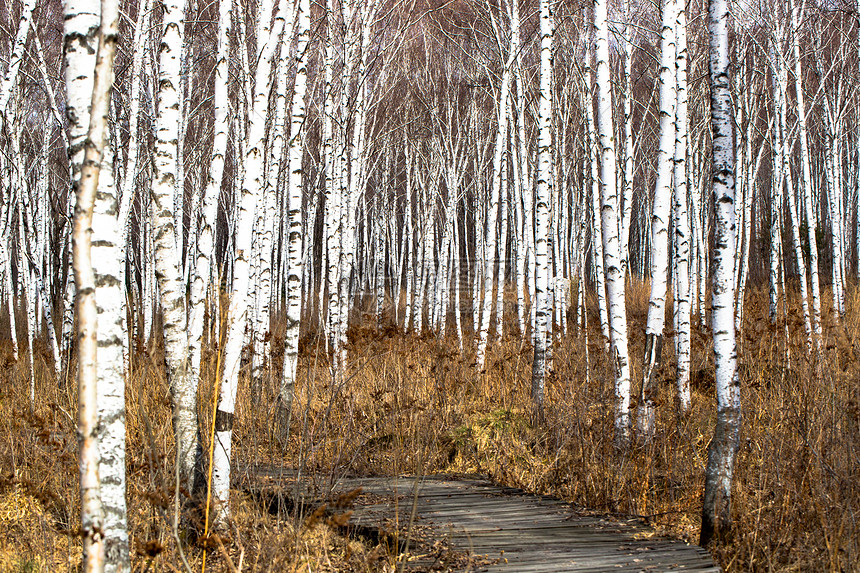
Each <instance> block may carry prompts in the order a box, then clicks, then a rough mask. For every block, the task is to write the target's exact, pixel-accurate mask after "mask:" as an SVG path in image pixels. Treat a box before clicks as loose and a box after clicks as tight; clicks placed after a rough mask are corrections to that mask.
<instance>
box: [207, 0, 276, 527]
mask: <svg viewBox="0 0 860 573" xmlns="http://www.w3.org/2000/svg"><path fill="white" fill-rule="evenodd" d="M272 10H273V6H272V0H264V1H263V2H262V3H261V5H260V12H259V27H258V34H257V42H258V45H257V55H258V57H257V58H256V59H257V69H256V73H255V83H254V100H253V106H252V110H251V114H250V125H249V128H248V138H247V141H248V147H247V151H246V155H245V158H244V159H245V174H244V177H243V178H242V188H241V194H240V197H239V204H238V208H239V214H238V218H237V221H236V238H235V242H234V245H235V246H234V249H235V254H234V262H233V282H232V289H231V297H230V308H229V314H228V326H227V340H226V342H225V344H224V358H223V370H222V377H221V386H220V392H219V398H218V407H217V409H216V411H215V444H214V454H213V461H212V499H213V501H214V503H215V512H216V513H215V518H214V523H215V524H216V525H217V526H218V527H224V526H226V523H227V518H228V516H229V514H230V509H229V503H230V453H231V451H232V436H233V416H234V412H235V409H236V397H237V392H238V389H239V366H240V362H241V358H242V345H243V340H244V333H245V327H246V325H247V323H248V312H249V305H248V290H249V287H250V271H251V269H250V265H251V261H250V256H251V247H252V238H253V226H254V216H255V209H256V206H257V203H258V201H259V199H260V197H261V195H262V192H263V189H264V186H265V181H264V177H265V172H264V169H263V152H264V148H263V146H264V142H265V135H266V121H267V120H268V114H267V113H266V109H267V108H268V102H269V92H270V88H271V79H270V76H271V74H270V72H271V68H272V57H273V55H274V48H275V45H276V44H277V39H278V37H279V33H278V31H277V30H276V29H273V28H272V26H271V20H272Z"/></svg>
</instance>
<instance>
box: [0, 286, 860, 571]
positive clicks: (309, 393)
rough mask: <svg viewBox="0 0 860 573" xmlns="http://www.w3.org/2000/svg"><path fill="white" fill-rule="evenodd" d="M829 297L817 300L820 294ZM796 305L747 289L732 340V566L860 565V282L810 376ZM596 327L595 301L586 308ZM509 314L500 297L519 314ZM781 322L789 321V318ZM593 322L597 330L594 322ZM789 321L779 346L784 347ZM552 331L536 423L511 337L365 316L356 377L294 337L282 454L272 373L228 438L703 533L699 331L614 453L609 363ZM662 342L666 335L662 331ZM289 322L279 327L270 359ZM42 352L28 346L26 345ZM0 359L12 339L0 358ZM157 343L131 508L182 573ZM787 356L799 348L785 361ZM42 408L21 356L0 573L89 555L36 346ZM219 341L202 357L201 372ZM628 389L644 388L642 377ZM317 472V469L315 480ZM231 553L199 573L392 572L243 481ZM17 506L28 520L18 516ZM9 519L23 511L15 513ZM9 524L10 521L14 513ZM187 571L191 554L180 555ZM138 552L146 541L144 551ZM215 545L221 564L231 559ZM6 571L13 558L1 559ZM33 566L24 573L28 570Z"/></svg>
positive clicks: (5, 462) (707, 403) (206, 391)
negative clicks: (452, 476) (651, 433)
mask: <svg viewBox="0 0 860 573" xmlns="http://www.w3.org/2000/svg"><path fill="white" fill-rule="evenodd" d="M647 296H648V289H647V285H642V284H637V285H630V290H629V298H628V300H629V317H630V319H631V336H630V341H631V352H632V362H633V364H634V380H638V378H637V377H636V373H635V372H636V370H635V367H636V366H637V365H638V363H639V361H641V352H642V350H643V343H644V332H643V331H644V317H645V312H646V308H647ZM828 297H829V294H828V293H826V292H825V293H824V296H823V298H824V300H825V301H827V300H829V298H828ZM796 299H797V297H796V296H794V297H792V298H791V302H790V304H789V307H788V308H787V309H786V310H787V312H786V313H785V316H787V318H786V319H783V318H781V319H780V322H779V323H778V325H777V327H776V328H772V327H771V326H770V325H769V323H768V321H767V316H766V313H767V293H766V291H760V290H756V291H752V292H749V294H748V296H747V302H746V305H747V306H746V308H747V310H746V323H745V325H744V331H743V337H742V339H741V341H740V346H739V367H740V375H741V380H742V384H743V408H744V420H743V424H744V426H743V431H742V437H741V449H740V452H739V456H738V460H737V469H736V476H735V489H734V518H735V525H736V527H735V531H734V537H733V539H732V540H731V541H730V542H728V543H727V544H725V545H722V546H718V547H714V548H713V550H714V554H715V557H716V558H717V560H718V562H719V563H720V564H721V565H722V566H723V567H724V568H725V569H727V570H729V571H740V570H756V571H758V570H782V571H797V570H804V571H805V570H814V571H819V570H830V571H849V570H858V569H860V527H858V524H857V519H858V515H860V491H858V490H860V479H858V478H860V385H858V375H860V361H858V356H857V353H858V349H857V348H856V347H857V341H858V336H860V290H858V289H857V288H852V289H851V290H850V297H849V300H848V305H847V308H848V313H847V314H846V317H845V319H844V322H843V324H841V325H835V324H834V322H833V317H832V316H831V315H830V314H829V311H827V313H826V319H827V325H828V326H827V328H826V332H827V336H826V340H825V351H824V356H823V357H822V360H821V364H820V366H821V368H820V371H821V372H822V374H823V377H822V378H819V377H818V376H817V375H816V374H815V372H816V367H815V364H814V363H813V362H812V361H810V359H809V358H808V356H807V353H806V349H805V336H804V333H803V324H802V315H801V313H800V308H799V306H800V305H799V301H798V300H796ZM589 305H590V315H589V319H590V320H592V321H593V319H594V317H596V302H595V301H594V300H590V301H589ZM513 308H514V307H513V306H511V307H510V308H509V309H507V310H508V311H509V312H508V314H509V315H510V319H511V321H512V324H511V325H510V328H509V329H508V331H509V332H513V331H514V330H515V325H513V322H514V321H515V319H514V312H513ZM781 316H783V315H782V314H781ZM592 324H593V322H592ZM786 329H787V332H788V336H789V341H788V343H786V340H785V336H786ZM581 334H582V333H581V332H580V331H577V330H576V329H574V328H572V327H571V328H569V329H568V334H567V336H566V337H563V338H559V339H557V340H556V344H555V350H554V358H553V360H554V362H553V373H552V375H551V377H550V380H549V381H548V385H547V399H546V410H545V413H544V414H545V415H544V419H543V422H542V423H540V424H536V423H534V422H533V419H532V415H531V412H532V409H531V404H530V400H529V384H530V375H531V350H530V347H528V346H527V345H523V344H522V343H521V341H520V339H519V336H518V335H516V334H515V333H514V334H512V335H509V336H506V337H505V338H504V339H503V340H502V341H498V340H497V341H495V342H494V344H493V345H492V346H491V351H490V354H489V358H488V366H487V369H486V371H485V372H484V373H480V372H478V371H477V369H476V368H475V366H474V364H473V360H474V356H473V351H471V350H470V349H469V348H468V347H469V346H470V344H468V343H467V344H466V346H467V350H466V352H465V353H461V352H460V350H459V345H458V343H457V341H456V340H454V339H453V338H450V337H443V338H442V339H439V338H437V337H436V336H433V335H426V334H425V335H422V336H412V335H404V334H402V333H398V332H397V330H396V329H393V328H386V329H382V331H379V330H377V329H376V328H375V326H372V323H371V321H369V320H364V321H362V322H361V326H359V327H357V328H354V329H353V330H352V331H351V333H350V349H349V351H350V364H351V366H350V370H349V372H348V375H347V377H346V379H345V381H344V383H343V384H341V385H335V384H333V383H332V381H331V377H330V373H329V366H330V364H329V360H328V357H327V355H326V353H325V348H324V345H323V344H322V343H321V342H320V341H319V340H318V339H316V338H315V337H313V336H306V337H305V338H304V339H303V340H302V353H301V357H300V365H299V381H298V387H297V393H296V403H295V405H294V413H293V427H292V434H291V438H290V442H289V444H288V445H287V450H286V452H285V453H284V452H282V451H281V449H280V448H279V447H278V445H277V444H276V443H275V441H274V440H273V439H272V427H271V426H272V425H271V423H270V421H271V420H272V419H273V416H274V412H275V400H274V392H275V388H274V386H275V385H274V380H277V375H278V372H277V370H278V369H279V367H280V364H279V362H280V359H279V358H278V359H276V360H274V361H273V362H274V372H272V373H270V375H269V376H267V379H266V380H265V381H264V384H263V397H262V400H261V403H260V404H256V405H255V404H252V403H251V400H250V396H249V394H250V391H249V384H248V381H247V379H243V384H242V385H241V388H240V394H241V395H240V399H239V405H238V409H237V425H236V431H235V433H234V451H235V458H236V461H237V462H238V463H239V464H240V465H243V464H247V463H254V462H275V463H286V464H289V465H291V466H293V467H294V468H299V467H301V468H302V470H303V471H304V472H306V473H307V474H308V475H315V476H317V477H318V478H331V477H336V476H338V475H342V474H378V475H390V474H414V473H422V474H432V473H461V474H474V473H478V474H486V475H489V476H491V477H492V479H494V480H496V481H498V482H499V483H503V484H506V485H511V486H517V487H522V488H525V489H528V490H530V491H535V492H540V493H549V494H554V495H558V496H560V497H562V498H564V499H566V500H569V501H570V502H571V503H573V504H574V505H576V506H577V507H579V508H583V509H587V510H591V511H594V512H596V513H620V514H635V515H639V516H641V517H642V518H643V519H644V520H645V521H647V522H648V523H650V524H652V525H653V526H655V527H657V528H658V529H660V530H661V531H663V532H666V533H668V534H670V535H673V536H676V537H680V538H683V539H687V540H689V541H691V542H696V541H697V537H698V527H699V512H700V509H701V505H700V504H701V492H702V486H703V472H704V465H705V461H706V457H707V447H708V441H709V439H710V436H711V434H712V431H713V423H714V418H715V399H714V388H713V360H712V358H711V352H712V349H711V346H710V343H709V338H710V335H709V332H708V329H707V328H706V327H697V328H696V330H695V333H694V336H693V357H692V361H693V366H692V370H693V411H692V413H691V415H690V416H688V417H685V418H683V419H681V418H679V417H678V416H677V415H676V410H675V407H674V392H673V388H674V386H673V383H672V380H673V379H674V375H675V369H674V365H673V361H674V350H673V345H672V344H671V343H669V340H668V339H667V343H666V344H665V345H664V365H663V366H662V368H661V371H660V377H659V380H660V381H661V383H660V385H659V391H658V419H657V435H656V436H655V438H654V439H653V440H652V441H650V442H649V443H647V444H642V443H640V442H636V443H635V445H633V446H631V447H630V448H629V449H628V450H627V451H623V452H619V451H617V450H616V449H615V447H614V445H613V441H612V436H613V431H612V429H613V421H612V410H613V406H612V404H613V392H612V376H611V371H610V365H609V364H608V362H607V361H606V357H605V356H604V353H603V349H602V343H601V342H600V341H599V327H595V326H592V327H591V328H590V330H589V340H590V345H589V348H588V349H587V351H588V358H589V361H588V365H589V368H588V372H586V348H585V345H584V337H583V336H581ZM667 334H668V335H671V333H670V332H667ZM280 335H281V332H279V331H276V332H275V333H274V341H275V342H274V346H275V350H274V353H273V354H274V356H277V357H279V356H280V349H279V348H278V344H279V341H280V340H281V336H280ZM37 351H38V349H37ZM3 352H5V353H6V354H8V350H5V349H4V350H3ZM160 353H161V349H160V348H152V349H149V351H147V352H143V351H141V352H138V353H137V354H136V355H135V361H134V375H133V376H132V379H131V383H130V387H129V392H128V432H129V438H128V444H129V445H128V450H129V454H128V468H129V503H130V507H129V515H130V520H131V529H132V533H131V534H132V546H133V552H134V562H135V570H143V569H145V568H146V567H148V566H150V565H151V566H152V567H154V570H165V571H167V570H174V569H179V568H181V563H180V561H179V558H178V554H177V548H176V546H175V543H174V542H173V541H172V539H171V536H170V529H169V527H168V525H167V523H166V522H165V519H164V517H162V513H161V510H160V508H159V505H160V504H163V502H164V500H165V499H167V498H169V496H170V494H171V492H172V489H171V486H172V484H171V480H170V476H172V455H173V453H172V447H173V446H172V435H171V431H170V417H169V399H168V394H167V386H166V381H165V380H164V378H163V375H162V373H161V370H160V368H159V367H158V364H160V361H161V359H160V355H161V354H160ZM787 353H788V354H790V356H787ZM38 356H41V357H42V359H41V360H38V359H37V373H36V374H37V385H38V390H39V400H38V404H37V409H36V414H35V415H34V416H29V415H28V414H27V402H26V400H27V394H26V384H25V380H26V377H27V375H28V374H27V371H28V369H29V367H28V366H27V361H26V360H21V361H19V363H17V364H15V363H12V362H11V360H10V358H9V357H0V360H5V362H6V364H7V367H6V368H5V369H3V371H2V373H0V384H2V386H0V387H2V388H3V389H4V392H3V394H2V396H0V410H2V416H0V471H2V475H3V476H4V477H3V481H2V483H0V524H7V523H9V524H11V525H7V527H6V528H5V531H6V534H5V538H0V542H2V543H4V545H2V546H0V569H3V570H6V569H9V568H11V569H12V570H18V571H42V570H44V571H54V570H73V569H74V568H75V567H76V563H77V562H78V559H79V555H80V549H79V543H78V542H77V540H76V538H74V537H73V536H69V535H68V534H65V533H64V532H69V531H73V530H74V529H75V526H76V523H77V512H78V509H77V507H78V506H77V501H76V487H77V485H76V481H77V480H76V476H77V469H76V468H77V466H76V457H75V456H76V446H75V440H74V426H73V424H72V420H71V417H70V416H69V415H68V414H71V415H72V416H74V393H73V391H72V389H71V388H70V387H69V385H65V386H64V389H60V388H58V387H57V385H56V384H55V383H54V382H53V381H52V380H50V379H49V376H48V374H47V373H48V372H50V369H49V368H46V367H45V365H44V353H40V354H38ZM215 357H216V354H215V349H214V348H210V349H209V350H208V354H207V357H206V378H207V380H210V381H211V379H212V377H213V373H214V364H215ZM634 389H635V385H634ZM211 396H212V385H211V383H209V384H207V385H205V387H204V388H202V391H201V398H200V404H201V412H202V417H201V421H205V420H208V419H209V415H210V414H209V412H211V410H210V407H211V402H210V400H211ZM322 481H325V480H324V479H323V480H322ZM233 503H234V508H235V515H234V525H233V528H232V530H231V532H230V533H229V534H228V538H225V539H224V541H223V543H224V547H225V549H224V552H223V554H222V552H220V551H219V552H216V553H217V554H216V555H214V557H213V555H212V553H210V554H209V558H208V559H209V563H208V565H207V570H213V571H228V570H231V569H230V566H231V564H232V565H234V566H238V564H239V561H240V557H241V562H242V566H243V568H244V570H246V571H257V570H260V571H266V570H273V571H281V570H287V571H290V570H293V571H309V570H314V571H317V570H330V571H383V570H391V568H392V567H393V562H394V558H395V557H394V556H392V555H391V554H390V553H389V551H388V550H387V549H386V547H385V546H377V547H371V546H369V545H366V544H364V543H359V542H356V541H350V540H349V539H347V538H344V537H342V536H341V534H340V532H339V530H338V529H337V528H334V529H333V528H332V527H331V526H329V525H327V524H326V523H324V522H322V521H319V522H317V523H315V524H313V525H312V526H308V523H307V522H306V521H304V520H303V519H301V518H300V517H298V516H287V517H285V519H281V520H279V519H277V516H274V515H270V514H269V513H268V512H267V511H266V510H265V508H262V507H261V506H260V505H259V504H258V503H256V502H255V501H254V500H253V499H251V498H250V497H249V496H247V495H246V494H243V493H242V492H240V491H237V492H235V493H234V497H233ZM16 507H22V508H25V509H22V510H20V511H21V512H23V513H15V512H14V511H13V510H10V509H9V508H16ZM15 511H18V510H15ZM6 520H8V521H6ZM184 549H185V551H186V552H187V554H188V555H189V558H190V561H192V563H193V567H194V568H195V571H198V570H199V569H200V562H201V558H202V555H201V550H200V549H199V547H195V546H193V545H188V546H186V547H184ZM148 552H149V553H157V555H155V556H150V555H148ZM225 554H226V556H228V557H229V559H228V558H227V557H225ZM8 564H11V565H8ZM28 567H29V569H28Z"/></svg>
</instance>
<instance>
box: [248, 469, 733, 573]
mask: <svg viewBox="0 0 860 573" xmlns="http://www.w3.org/2000/svg"><path fill="white" fill-rule="evenodd" d="M254 471H255V470H254V468H248V469H247V470H246V473H245V474H244V475H243V476H242V483H243V484H246V488H253V487H254V484H255V483H256V484H265V483H270V484H271V482H272V481H273V480H274V478H273V477H272V476H277V480H278V482H279V483H280V484H282V485H283V486H284V487H283V488H282V492H281V493H282V494H283V495H286V496H290V495H294V496H299V495H300V496H302V497H303V499H304V500H305V501H307V500H309V499H317V500H319V502H320V503H321V502H322V498H323V493H322V492H324V491H328V489H327V486H328V485H331V486H332V488H331V492H330V493H327V494H325V497H327V498H328V499H329V500H332V499H337V497H338V496H339V495H342V494H344V493H346V492H350V491H353V490H355V489H357V488H361V490H362V493H361V495H360V496H359V497H358V498H357V499H356V500H355V505H354V507H353V508H352V509H353V514H352V517H351V520H350V523H351V524H352V525H354V526H362V527H365V528H367V527H370V528H371V529H376V530H378V531H379V532H380V534H382V535H384V534H385V533H384V531H387V528H390V527H393V526H394V525H395V524H396V526H397V528H398V529H400V531H401V533H400V535H401V536H402V535H404V534H405V532H406V529H407V527H408V524H409V520H410V516H411V515H412V511H413V505H414V509H415V512H416V520H415V522H414V523H415V525H416V526H417V527H418V530H419V531H420V535H417V536H416V537H415V538H414V543H413V547H414V553H415V554H421V553H422V550H423V549H426V547H421V545H422V543H425V540H426V543H428V544H429V543H432V541H435V540H436V539H443V540H446V543H447V544H448V546H449V547H450V549H451V550H453V551H454V552H455V553H457V554H459V555H461V556H464V558H463V559H461V560H460V561H462V562H463V567H462V569H458V570H463V571H466V570H471V571H487V572H518V573H532V572H538V571H540V572H543V573H547V572H552V571H565V572H567V571H571V572H572V571H577V572H586V571H595V572H596V571H601V572H603V571H622V572H626V571H639V572H641V571H675V570H677V571H690V572H708V573H712V572H717V571H719V570H720V569H719V568H718V567H717V566H716V565H715V564H714V562H713V559H712V558H711V556H710V555H709V554H708V553H707V552H706V551H704V550H703V549H701V548H699V547H694V546H689V545H686V544H685V543H683V542H680V541H677V540H672V539H667V538H663V537H659V536H650V535H649V536H648V537H643V538H638V537H639V535H637V534H640V533H643V532H650V531H651V530H650V529H648V528H646V527H644V526H643V525H642V524H641V523H640V522H638V521H637V520H632V519H623V520H618V519H616V520H609V519H604V518H600V517H597V516H593V515H587V516H582V515H577V514H576V513H575V511H574V509H573V508H572V507H571V506H570V505H569V504H567V503H565V502H564V501H562V500H559V499H556V498H553V497H550V496H536V495H530V494H527V493H525V492H523V491H521V490H517V489H515V488H505V487H497V486H494V485H492V484H491V483H489V482H487V481H485V480H451V479H445V478H440V477H432V478H431V477H426V478H422V479H419V480H416V479H415V478H414V477H408V476H407V477H396V478H353V477H349V478H343V479H339V480H335V481H334V483H333V484H332V483H331V482H328V481H327V480H322V482H323V483H325V485H326V487H323V485H322V483H320V484H296V483H295V482H294V483H292V484H287V483H284V482H286V481H287V479H288V478H286V477H284V476H286V475H287V474H288V472H284V471H279V470H278V468H277V467H275V466H270V467H263V468H262V471H261V476H260V479H259V480H258V481H255V480H256V478H255V474H254ZM293 479H295V475H294V476H293ZM290 486H292V487H290ZM416 486H417V488H418V490H417V497H416V495H415V494H416V491H415V487H416ZM431 540H432V541H431ZM469 554H472V555H474V556H475V557H474V558H473V559H471V564H470V563H469V561H470V560H469V559H468V555H469ZM478 556H481V557H480V558H478ZM484 556H486V558H485V557H484ZM487 558H489V560H490V561H487ZM493 559H497V561H496V562H493V561H492V560H493ZM458 562H459V561H458ZM447 563H448V562H447V561H446V564H447ZM435 565H439V563H438V561H436V558H435V557H433V556H430V555H426V556H422V557H420V558H417V559H413V560H411V561H410V562H409V563H408V564H407V569H408V570H410V571H421V570H428V568H429V567H431V566H435ZM446 570H453V569H450V568H448V569H446Z"/></svg>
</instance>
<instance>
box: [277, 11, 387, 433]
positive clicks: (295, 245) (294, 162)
mask: <svg viewBox="0 0 860 573" xmlns="http://www.w3.org/2000/svg"><path fill="white" fill-rule="evenodd" d="M297 8H298V31H297V33H298V45H297V47H296V81H295V87H294V88H293V106H292V118H291V121H290V125H291V127H290V143H289V165H288V169H289V179H288V183H287V189H288V191H289V266H288V273H287V332H286V335H285V340H284V345H285V346H284V369H283V377H282V379H281V388H280V393H279V411H280V414H279V417H280V423H281V427H282V428H283V429H284V432H286V434H285V435H284V438H286V437H287V435H288V432H289V423H290V411H291V408H292V402H293V387H294V385H295V380H296V365H297V364H298V354H299V328H300V325H301V323H300V320H301V310H302V300H301V284H300V281H301V276H302V259H301V255H302V233H301V230H302V183H303V178H304V177H303V171H302V152H303V151H304V140H305V130H304V123H305V94H306V93H307V70H308V57H307V48H308V43H309V40H310V2H309V0H298V6H297ZM377 254H378V253H377Z"/></svg>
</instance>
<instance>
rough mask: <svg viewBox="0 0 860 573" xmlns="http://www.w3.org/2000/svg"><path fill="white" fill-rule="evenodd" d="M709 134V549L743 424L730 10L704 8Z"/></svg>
mask: <svg viewBox="0 0 860 573" xmlns="http://www.w3.org/2000/svg"><path fill="white" fill-rule="evenodd" d="M708 36H709V71H710V76H709V77H710V85H711V130H712V141H713V151H712V153H713V155H712V162H713V163H712V168H711V169H712V171H711V173H712V179H711V186H712V190H713V191H712V192H713V197H714V210H715V212H714V216H715V224H714V253H713V256H714V266H713V269H714V272H713V295H712V309H713V310H712V314H711V325H712V329H713V333H714V334H713V336H714V364H715V381H716V388H717V425H716V428H715V429H714V437H713V439H712V440H711V444H710V446H709V447H708V463H707V466H706V468H705V494H704V501H703V503H702V530H701V537H700V539H699V543H700V544H701V545H702V546H706V545H708V544H709V543H710V542H711V540H713V539H715V538H716V539H721V538H724V537H725V535H727V534H728V532H729V531H730V530H731V526H732V517H731V494H732V477H733V475H734V463H735V454H736V453H737V451H738V445H739V441H740V426H741V404H740V398H741V395H740V380H739V377H738V372H737V355H736V347H735V322H734V277H733V276H732V275H733V271H734V262H733V261H732V258H733V256H734V252H735V244H734V243H735V227H734V191H735V190H734V187H735V175H734V171H735V168H734V147H733V146H734V143H733V137H734V134H733V131H734V118H733V109H732V101H731V91H730V86H731V79H730V77H729V6H728V1H727V0H710V2H709V4H708Z"/></svg>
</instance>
